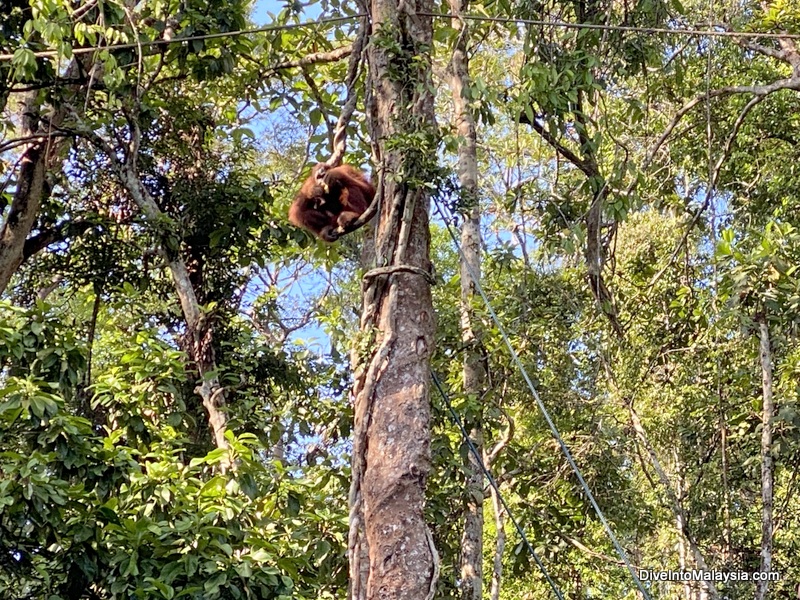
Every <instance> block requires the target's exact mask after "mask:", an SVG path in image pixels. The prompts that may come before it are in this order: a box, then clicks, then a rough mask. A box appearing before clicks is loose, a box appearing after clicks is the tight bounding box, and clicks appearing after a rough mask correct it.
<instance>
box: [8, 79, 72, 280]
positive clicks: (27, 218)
mask: <svg viewBox="0 0 800 600" xmlns="http://www.w3.org/2000/svg"><path fill="white" fill-rule="evenodd" d="M38 98H39V94H38V93H37V92H35V91H34V92H28V93H26V94H25V97H24V99H23V101H22V105H21V108H20V113H21V115H22V117H21V121H22V131H21V134H22V136H23V137H31V136H36V135H41V136H42V139H40V140H37V141H32V142H29V143H28V144H26V145H25V147H24V148H25V149H24V150H23V151H22V156H21V157H20V160H19V164H20V167H19V174H18V176H17V185H16V189H15V190H14V198H13V200H12V201H11V209H10V210H9V213H8V217H7V218H6V220H5V221H4V222H3V225H2V228H1V229H0V293H2V292H4V291H5V289H6V287H8V283H9V282H10V281H11V277H12V276H13V275H14V273H15V272H16V270H17V268H19V266H20V265H21V264H22V261H23V249H24V247H25V240H26V239H27V237H28V234H29V233H30V232H31V229H32V228H33V224H34V222H35V221H36V217H37V215H38V214H39V208H40V207H41V205H42V201H43V200H44V198H45V197H46V196H47V193H48V189H47V185H46V184H45V175H46V174H47V167H48V162H49V161H48V158H49V157H51V156H54V155H57V153H58V151H59V150H60V148H61V147H62V146H63V144H64V142H63V139H62V140H59V141H56V140H55V139H54V138H51V137H48V136H47V134H46V133H42V132H41V131H39V123H38V120H39V112H40V111H39V109H40V106H39V105H38ZM61 117H63V114H61V113H56V115H54V119H53V120H56V119H57V122H56V123H55V125H56V126H59V125H61V120H62V119H61Z"/></svg>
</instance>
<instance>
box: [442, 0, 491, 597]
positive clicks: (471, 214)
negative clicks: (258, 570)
mask: <svg viewBox="0 0 800 600" xmlns="http://www.w3.org/2000/svg"><path fill="white" fill-rule="evenodd" d="M466 7H467V2H466V0H450V12H452V13H453V14H455V15H461V14H462V13H463V12H464V11H465V10H466ZM452 25H453V28H454V29H456V31H458V32H459V34H458V38H457V39H456V44H455V47H454V48H453V56H452V58H451V59H450V69H449V80H450V89H451V90H452V93H453V113H454V117H455V122H456V130H457V131H458V135H459V137H460V138H461V139H460V143H459V148H458V178H459V183H460V185H461V202H462V203H463V208H464V222H463V225H462V226H461V249H462V251H463V256H462V257H461V339H462V341H463V342H464V347H465V348H466V350H465V356H464V393H465V394H467V395H468V396H470V397H472V398H475V399H476V400H477V402H478V403H479V406H478V407H476V408H475V410H471V411H470V414H469V415H468V416H467V417H466V418H465V423H464V424H465V426H466V429H467V431H468V433H469V437H470V440H471V441H472V444H473V445H474V446H475V448H477V450H478V456H480V454H481V453H482V452H483V430H482V421H483V410H482V408H481V406H480V403H482V396H483V391H484V386H485V381H486V372H485V370H484V361H483V355H482V353H481V347H480V342H479V340H478V336H476V333H475V318H474V314H473V313H474V311H473V309H472V303H473V299H474V297H475V295H476V281H475V280H476V279H477V280H479V279H480V276H481V229H480V226H481V213H480V206H479V204H478V147H477V134H476V132H475V120H474V119H473V118H472V113H470V111H469V106H468V103H467V99H466V97H465V93H466V91H467V88H468V87H469V58H468V56H467V41H468V39H469V30H468V27H467V23H466V22H465V21H463V20H461V19H458V18H456V19H453V21H452ZM464 445H465V446H467V443H466V441H465V442H464ZM463 450H464V451H463V452H462V455H463V456H464V457H465V458H464V467H463V468H464V475H465V478H464V479H465V481H464V498H465V503H464V530H463V533H462V536H461V557H460V567H461V577H460V584H461V598H463V600H481V597H482V595H483V497H484V492H483V470H482V469H481V465H480V462H479V458H478V457H476V456H475V454H474V453H473V452H470V451H469V449H468V448H466V447H465V448H464V449H463Z"/></svg>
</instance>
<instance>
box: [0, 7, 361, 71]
mask: <svg viewBox="0 0 800 600" xmlns="http://www.w3.org/2000/svg"><path fill="white" fill-rule="evenodd" d="M366 16H368V15H366V14H365V13H359V14H355V15H347V16H343V17H329V18H327V19H319V20H317V21H307V22H305V23H285V24H284V25H265V26H264V27H256V28H254V29H238V30H236V31H223V32H220V33H206V34H203V35H190V36H187V37H175V38H172V39H171V40H150V41H141V42H132V43H129V44H110V45H108V46H87V47H84V48H73V49H72V54H91V53H92V52H97V51H98V50H129V49H131V48H150V47H152V46H170V45H172V44H182V43H183V42H194V41H196V40H214V39H219V38H234V37H239V36H242V35H249V34H251V33H265V32H268V31H288V30H291V29H301V28H303V27H313V26H315V25H327V24H328V23H338V22H340V21H350V20H352V19H359V18H361V17H366ZM33 55H34V56H35V57H36V58H56V57H57V56H58V50H42V51H39V52H34V53H33ZM13 58H14V55H13V54H0V61H6V60H11V59H13Z"/></svg>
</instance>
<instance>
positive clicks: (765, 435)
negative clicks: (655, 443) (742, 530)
mask: <svg viewBox="0 0 800 600" xmlns="http://www.w3.org/2000/svg"><path fill="white" fill-rule="evenodd" d="M756 323H758V333H759V346H760V348H759V350H760V352H759V358H760V362H761V393H762V398H763V407H762V413H761V506H762V508H761V569H760V571H761V572H762V573H769V572H770V570H771V569H772V529H773V522H772V503H773V477H774V474H773V471H772V420H773V419H774V418H775V404H774V402H773V399H772V352H771V350H770V337H769V325H767V317H766V315H765V314H764V313H759V314H757V315H756ZM768 589H769V582H768V581H759V582H758V583H757V584H756V595H755V598H756V600H764V599H765V598H766V597H767V590H768Z"/></svg>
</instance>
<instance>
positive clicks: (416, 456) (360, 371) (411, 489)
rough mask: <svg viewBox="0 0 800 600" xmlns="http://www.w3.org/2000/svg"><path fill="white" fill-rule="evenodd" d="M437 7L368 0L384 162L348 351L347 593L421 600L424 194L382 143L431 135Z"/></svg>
mask: <svg viewBox="0 0 800 600" xmlns="http://www.w3.org/2000/svg"><path fill="white" fill-rule="evenodd" d="M432 9H433V6H432V4H431V3H430V2H429V1H428V0H416V1H413V2H402V3H398V2H397V0H373V3H372V6H371V16H372V23H373V31H374V34H373V39H372V43H371V44H370V47H369V51H368V60H369V69H370V76H369V83H368V86H369V88H370V90H369V93H370V96H371V101H370V103H369V106H368V109H369V112H370V114H369V118H370V121H371V129H372V134H373V140H374V142H375V148H374V149H375V151H376V154H377V155H378V157H379V160H380V169H379V174H380V179H379V182H378V194H379V198H380V213H379V214H380V219H379V222H378V224H377V232H376V248H375V253H376V263H377V266H378V267H379V268H377V269H374V270H373V271H371V272H368V273H367V275H366V276H365V278H364V289H363V293H364V306H363V312H362V316H361V336H362V340H361V343H360V344H357V348H356V350H355V351H354V359H353V361H354V364H355V367H356V381H355V386H354V390H353V393H354V396H355V423H354V432H353V471H352V484H351V490H350V536H349V543H348V546H349V548H348V553H349V559H350V598H351V599H359V600H361V599H369V600H377V599H379V598H380V599H381V600H400V599H405V600H426V599H430V598H432V597H433V595H434V592H435V587H436V581H437V578H438V557H437V554H436V550H435V548H434V546H433V539H432V537H431V533H430V530H429V529H428V527H427V525H426V524H425V520H424V518H423V507H424V503H425V484H426V480H427V477H428V473H429V472H430V398H429V386H430V367H429V363H430V355H431V352H432V350H433V333H434V316H433V307H432V300H431V292H430V275H429V273H430V268H431V265H430V259H429V252H430V248H429V246H430V233H429V230H428V206H429V202H430V199H429V197H428V195H427V193H426V191H425V189H424V188H423V187H422V186H421V185H415V182H416V181H419V179H420V178H424V177H425V173H424V169H423V171H420V168H419V165H420V163H421V161H422V160H423V158H424V157H423V158H421V157H420V156H419V155H417V154H414V153H413V152H409V151H407V150H406V149H405V148H403V144H402V143H400V144H393V145H392V148H391V149H387V148H386V146H385V144H386V142H387V141H389V140H391V139H395V140H397V139H402V137H403V136H407V135H412V134H422V135H425V134H426V133H430V134H431V135H432V136H433V132H434V125H435V123H434V118H433V97H432V94H431V89H432V86H431V82H430V64H429V52H430V43H431V36H432V27H431V20H430V18H429V17H420V16H419V15H418V14H417V13H418V12H432ZM375 38H380V43H378V42H377V41H376V39H375ZM398 52H399V54H398ZM431 152H432V153H433V154H434V155H435V148H432V150H431ZM427 158H428V159H429V158H430V156H428V157H427ZM420 183H421V181H420ZM358 346H361V349H360V351H359V349H358Z"/></svg>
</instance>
